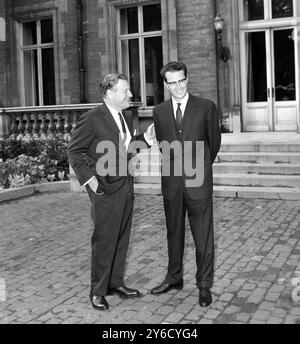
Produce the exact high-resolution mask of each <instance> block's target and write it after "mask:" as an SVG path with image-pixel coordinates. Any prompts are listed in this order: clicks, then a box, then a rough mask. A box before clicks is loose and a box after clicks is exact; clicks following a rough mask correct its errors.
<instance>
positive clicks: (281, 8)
mask: <svg viewBox="0 0 300 344" xmlns="http://www.w3.org/2000/svg"><path fill="white" fill-rule="evenodd" d="M292 16H293V0H272V18H284V17H292Z"/></svg>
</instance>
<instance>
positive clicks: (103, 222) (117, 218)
mask: <svg viewBox="0 0 300 344" xmlns="http://www.w3.org/2000/svg"><path fill="white" fill-rule="evenodd" d="M87 190H88V194H89V196H90V200H91V203H92V206H91V216H92V220H93V222H94V231H93V235H92V239H91V251H92V252H91V293H92V294H93V295H97V296H105V295H107V290H108V288H116V287H120V286H123V285H124V282H123V277H124V270H125V261H126V255H127V250H128V244H129V237H130V230H131V223H132V214H133V202H134V194H133V186H132V182H131V181H130V180H129V179H128V180H127V181H126V182H125V183H124V184H123V185H122V187H121V188H120V189H119V190H118V192H116V193H113V194H103V195H97V194H95V193H94V192H93V191H92V190H91V189H90V188H89V186H87Z"/></svg>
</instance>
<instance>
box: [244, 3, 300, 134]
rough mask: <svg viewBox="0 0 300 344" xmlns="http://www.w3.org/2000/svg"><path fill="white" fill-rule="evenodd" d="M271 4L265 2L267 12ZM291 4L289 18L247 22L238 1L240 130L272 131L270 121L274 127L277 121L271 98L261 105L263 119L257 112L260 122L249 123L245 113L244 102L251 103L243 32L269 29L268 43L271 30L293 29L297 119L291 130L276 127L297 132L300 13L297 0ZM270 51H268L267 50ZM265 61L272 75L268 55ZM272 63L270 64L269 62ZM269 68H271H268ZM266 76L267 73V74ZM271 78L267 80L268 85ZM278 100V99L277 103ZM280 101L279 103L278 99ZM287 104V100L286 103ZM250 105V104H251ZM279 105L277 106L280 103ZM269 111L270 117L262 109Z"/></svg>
mask: <svg viewBox="0 0 300 344" xmlns="http://www.w3.org/2000/svg"><path fill="white" fill-rule="evenodd" d="M268 3H269V4H270V3H271V0H267V1H265V12H266V13H267V14H268V15H269V10H268V5H269V4H268ZM293 4H294V17H292V18H291V17H289V18H280V19H264V20H256V21H254V20H253V21H247V22H243V18H244V17H243V2H238V11H239V17H240V22H239V41H240V77H241V88H240V89H241V106H242V124H243V128H242V129H243V131H274V129H275V128H274V127H273V123H274V126H275V122H276V118H275V116H276V114H275V109H272V108H271V109H270V110H269V109H268V107H269V106H273V104H272V103H273V101H271V102H266V103H271V105H270V104H265V103H264V102H262V104H264V106H261V107H260V110H261V112H260V113H261V114H263V117H262V120H261V119H259V115H258V116H257V120H258V121H259V120H260V123H259V122H258V125H257V122H255V121H252V123H251V122H249V116H248V113H247V105H249V106H250V107H251V103H247V101H246V100H247V88H246V85H247V79H246V76H247V74H246V72H247V71H246V61H247V59H246V45H245V43H246V41H245V36H246V35H245V33H246V32H258V31H268V30H269V33H268V34H266V45H267V44H268V43H267V35H269V39H272V40H273V37H271V36H273V35H271V34H270V33H271V32H272V31H271V30H274V29H294V42H295V85H296V100H295V106H296V122H295V123H294V128H292V129H287V127H285V126H281V127H280V126H279V127H277V129H276V131H286V130H290V131H298V132H300V112H299V104H300V101H299V94H300V89H299V86H300V83H299V80H300V68H299V62H300V61H299V57H300V44H299V43H298V42H299V39H300V34H299V32H298V30H299V29H300V16H298V14H300V13H299V11H300V6H299V5H298V3H297V1H295V0H294V1H293ZM268 50H269V51H270V50H271V45H270V41H269V48H268V47H267V51H266V54H268ZM269 54H270V53H269ZM266 58H267V61H266V62H267V64H269V68H272V72H271V73H270V72H269V73H268V74H270V75H274V61H273V60H274V59H273V58H272V57H271V55H269V57H268V56H267V57H266ZM270 64H271V65H270ZM270 71H271V69H270ZM267 78H268V76H267ZM271 82H272V80H268V83H269V85H270V84H272V83H271ZM278 103H279V102H278ZM280 103H282V102H280ZM289 103H290V102H289ZM252 104H253V103H252ZM254 104H258V105H262V104H259V103H254ZM280 105H286V104H280ZM279 107H280V106H279ZM266 108H267V111H271V113H272V116H268V114H266V113H264V111H265V110H266Z"/></svg>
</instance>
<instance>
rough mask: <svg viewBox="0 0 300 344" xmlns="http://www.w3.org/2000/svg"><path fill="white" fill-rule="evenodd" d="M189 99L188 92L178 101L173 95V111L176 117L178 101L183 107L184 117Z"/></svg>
mask: <svg viewBox="0 0 300 344" xmlns="http://www.w3.org/2000/svg"><path fill="white" fill-rule="evenodd" d="M188 100H189V94H188V93H187V94H186V95H185V96H184V98H183V99H181V101H180V102H178V101H177V100H175V99H174V98H173V97H172V104H173V111H174V117H175V119H176V111H177V108H178V105H177V104H178V103H180V104H181V105H180V109H181V112H182V118H183V116H184V112H185V108H186V104H187V102H188Z"/></svg>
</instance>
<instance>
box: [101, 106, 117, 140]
mask: <svg viewBox="0 0 300 344" xmlns="http://www.w3.org/2000/svg"><path fill="white" fill-rule="evenodd" d="M103 109H104V113H105V119H106V122H107V123H108V125H109V126H110V128H111V130H112V132H113V133H114V135H115V136H116V139H117V141H118V140H119V134H120V130H119V128H118V126H117V123H116V122H115V120H114V118H113V115H112V114H111V113H110V111H109V109H108V107H107V106H106V105H105V103H103Z"/></svg>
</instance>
